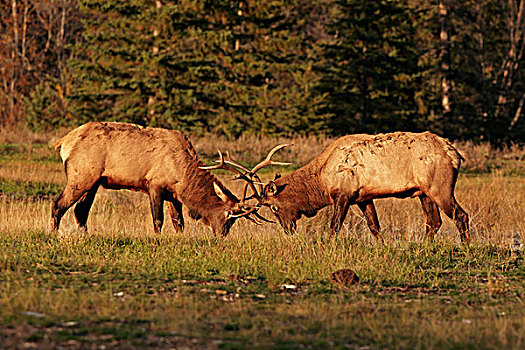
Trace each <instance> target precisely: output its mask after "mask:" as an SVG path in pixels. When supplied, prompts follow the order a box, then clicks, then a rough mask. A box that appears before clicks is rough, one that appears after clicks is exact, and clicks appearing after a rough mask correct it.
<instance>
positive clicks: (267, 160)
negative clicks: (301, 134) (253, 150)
mask: <svg viewBox="0 0 525 350" xmlns="http://www.w3.org/2000/svg"><path fill="white" fill-rule="evenodd" d="M288 146H293V144H292V143H283V144H280V145H277V146H275V147H274V148H272V150H271V151H270V153H268V155H267V156H266V158H265V159H264V160H263V161H262V162H260V163H259V164H257V165H256V166H255V167H253V169H252V170H251V171H250V175H252V176H253V175H255V173H256V172H258V171H259V170H261V169H262V168H264V167H265V166H268V165H290V164H292V163H284V162H275V161H273V160H272V159H271V158H272V156H273V155H274V153H275V152H277V151H278V150H280V149H281V148H284V147H288Z"/></svg>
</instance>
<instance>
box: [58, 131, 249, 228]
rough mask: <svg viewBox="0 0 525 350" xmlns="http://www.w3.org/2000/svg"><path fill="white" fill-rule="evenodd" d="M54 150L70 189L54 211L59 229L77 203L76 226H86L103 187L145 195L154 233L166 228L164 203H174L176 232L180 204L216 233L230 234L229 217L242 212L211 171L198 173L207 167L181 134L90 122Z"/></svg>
mask: <svg viewBox="0 0 525 350" xmlns="http://www.w3.org/2000/svg"><path fill="white" fill-rule="evenodd" d="M55 147H56V148H57V149H59V150H60V156H61V158H62V161H63V162H64V166H65V170H66V176H67V186H66V189H65V190H64V192H63V193H62V194H61V196H60V197H59V198H58V199H57V201H56V202H55V205H54V208H53V227H54V228H55V229H58V223H59V222H60V217H61V216H62V214H63V212H64V211H65V210H67V208H69V206H71V205H72V204H74V203H75V202H76V201H78V200H80V201H79V204H78V205H77V208H76V209H75V213H77V212H78V215H77V221H78V222H79V225H80V226H82V227H85V224H86V223H85V220H87V211H89V207H90V205H91V203H90V202H92V200H93V199H92V197H94V193H96V190H97V188H98V187H99V186H103V187H106V188H111V189H130V190H134V191H140V192H144V193H147V194H148V195H149V196H150V202H151V204H152V213H153V216H154V225H155V231H159V230H160V228H161V226H162V221H163V216H162V215H163V214H162V207H160V208H159V205H160V206H161V205H162V202H163V201H164V200H167V201H169V202H170V212H171V213H173V214H172V216H173V222H174V224H175V225H176V226H178V227H176V229H181V230H182V228H183V222H182V213H181V210H180V203H181V202H182V203H184V204H185V205H186V206H187V207H188V209H189V211H190V215H191V216H192V217H194V218H197V219H198V218H202V219H203V221H204V222H205V223H206V224H208V225H210V226H212V228H213V229H214V231H216V232H219V233H221V234H225V233H227V232H225V231H224V230H225V229H226V228H227V229H228V230H229V227H230V226H231V224H232V223H233V222H231V223H230V222H228V223H226V219H225V218H227V217H228V215H231V214H232V211H234V210H237V209H238V207H237V205H238V203H239V200H238V199H237V198H236V197H235V196H234V195H233V194H232V193H231V192H230V191H228V190H227V189H226V188H225V187H224V186H223V185H222V184H221V183H220V182H219V181H218V180H217V179H216V178H215V177H214V176H213V175H211V174H210V173H209V172H208V171H205V170H202V169H200V167H201V166H202V165H203V164H202V162H201V161H200V160H199V159H198V157H197V154H196V152H195V149H194V148H193V146H192V145H191V143H190V141H189V140H188V139H187V138H186V137H185V136H184V135H183V134H182V133H181V132H179V131H175V130H167V129H161V128H149V127H142V126H139V125H135V124H128V123H115V122H107V123H98V122H91V123H87V124H84V125H82V126H80V127H78V128H76V129H74V130H73V131H71V132H70V133H69V134H67V135H66V136H64V137H63V138H61V139H60V140H58V141H57V142H56V144H55ZM86 197H87V198H88V201H87V203H86ZM84 212H85V213H84ZM84 216H85V217H84ZM226 231H227V230H226Z"/></svg>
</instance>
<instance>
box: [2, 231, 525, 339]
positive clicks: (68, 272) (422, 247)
mask: <svg viewBox="0 0 525 350" xmlns="http://www.w3.org/2000/svg"><path fill="white" fill-rule="evenodd" d="M314 238H316V239H315V240H312V237H308V236H305V235H298V236H295V237H294V239H293V240H292V239H287V237H283V236H281V235H272V236H269V237H264V238H261V237H256V236H247V237H245V238H242V239H232V238H227V239H213V238H210V237H208V236H202V235H197V236H193V237H191V236H187V235H172V236H166V235H162V236H159V237H144V238H130V237H127V236H126V235H124V234H123V235H117V236H113V237H104V236H98V235H94V236H89V235H88V236H67V237H62V236H59V235H56V234H53V233H44V232H38V231H36V232H20V233H19V234H9V233H6V234H2V235H1V237H0V252H1V253H0V286H2V288H1V291H0V310H1V311H0V329H2V328H3V327H11V326H10V325H17V326H18V327H26V328H28V329H31V331H30V332H29V333H27V335H26V336H25V338H24V341H27V342H35V343H38V344H42V343H43V342H45V341H51V342H52V343H53V344H56V345H60V344H65V343H66V342H68V341H69V342H71V341H73V342H78V343H79V344H88V343H89V344H93V343H95V344H99V345H101V344H102V345H104V344H120V345H119V346H124V347H128V346H129V347H134V346H137V347H140V346H153V344H157V346H159V347H164V346H166V347H168V345H169V344H174V343H179V344H194V345H195V344H197V345H199V346H202V347H212V348H213V347H215V348H243V347H246V346H247V345H249V346H250V347H251V348H269V347H271V348H282V349H289V348H298V347H311V348H318V347H334V348H345V347H360V346H368V347H371V348H405V349H409V348H419V349H427V348H428V349H430V348H432V349H449V348H455V347H458V348H459V347H461V348H486V349H490V348H494V349H495V348H501V347H504V348H510V349H512V348H515V349H518V348H519V346H518V345H520V344H523V341H524V340H525V338H524V337H525V336H524V334H525V333H524V331H525V322H524V320H523V314H524V313H525V307H524V305H523V299H522V298H523V295H524V294H523V293H524V292H525V289H524V287H525V286H524V282H523V276H524V273H525V269H524V261H523V254H522V253H520V252H515V251H512V250H509V249H505V248H498V247H494V246H490V245H487V246H472V247H470V248H469V247H465V246H456V245H453V244H450V243H440V242H436V243H406V242H397V244H395V245H393V244H391V245H387V246H381V245H370V244H368V243H365V242H360V241H356V240H350V239H347V238H345V237H343V236H339V237H338V238H337V239H335V240H323V239H319V238H320V237H314ZM339 268H351V269H353V270H354V271H356V273H357V274H358V276H359V277H360V279H361V280H360V283H359V284H358V285H355V286H352V287H349V288H346V289H340V288H339V287H337V286H334V285H332V284H331V283H330V282H329V281H328V276H329V274H330V273H331V272H332V271H334V270H336V269H339ZM283 284H293V285H294V286H295V288H294V289H286V288H283ZM28 311H30V312H31V313H27V312H28ZM35 315H36V316H35ZM13 327H14V326H13ZM3 329H5V328H3ZM496 330H497V334H495V332H496ZM0 339H1V338H0ZM9 339H12V338H9ZM112 342H113V343H112Z"/></svg>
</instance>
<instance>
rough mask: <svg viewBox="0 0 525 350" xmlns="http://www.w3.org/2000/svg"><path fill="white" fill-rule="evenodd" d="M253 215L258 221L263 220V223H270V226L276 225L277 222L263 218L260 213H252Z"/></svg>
mask: <svg viewBox="0 0 525 350" xmlns="http://www.w3.org/2000/svg"><path fill="white" fill-rule="evenodd" d="M252 215H254V216H256V217H257V218H258V219H261V220H262V221H265V222H269V223H270V224H275V223H276V222H275V221H272V220H268V219H267V218H265V217H264V216H262V215H261V214H259V213H258V212H255V213H252Z"/></svg>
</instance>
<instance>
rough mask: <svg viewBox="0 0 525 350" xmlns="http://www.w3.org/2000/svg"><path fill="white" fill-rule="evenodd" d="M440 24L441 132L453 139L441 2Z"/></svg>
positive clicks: (445, 14) (447, 46)
mask: <svg viewBox="0 0 525 350" xmlns="http://www.w3.org/2000/svg"><path fill="white" fill-rule="evenodd" d="M439 23H440V33H439V41H440V54H439V59H440V67H441V107H442V117H443V132H444V133H445V136H446V137H449V138H454V136H455V133H454V131H453V130H454V127H453V125H452V100H451V94H452V85H451V82H450V43H449V39H448V8H447V5H445V3H444V2H443V0H440V1H439Z"/></svg>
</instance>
